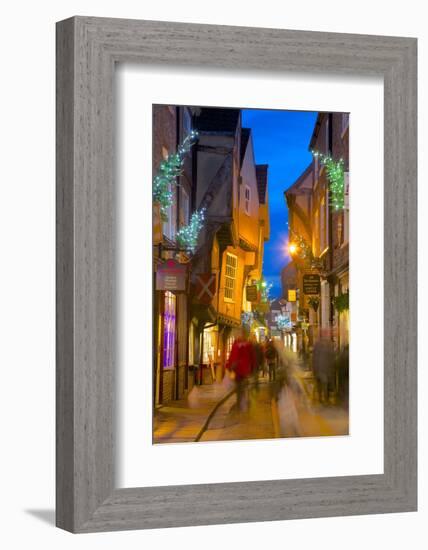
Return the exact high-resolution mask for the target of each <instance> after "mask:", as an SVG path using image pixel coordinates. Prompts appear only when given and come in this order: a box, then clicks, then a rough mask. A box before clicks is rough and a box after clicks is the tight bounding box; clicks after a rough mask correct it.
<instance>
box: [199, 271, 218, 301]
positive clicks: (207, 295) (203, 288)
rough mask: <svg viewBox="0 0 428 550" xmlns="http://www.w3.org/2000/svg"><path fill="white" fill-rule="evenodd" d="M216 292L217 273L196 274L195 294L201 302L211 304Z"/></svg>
mask: <svg viewBox="0 0 428 550" xmlns="http://www.w3.org/2000/svg"><path fill="white" fill-rule="evenodd" d="M215 292H216V275H215V273H198V274H197V275H196V276H195V296H196V298H197V299H198V301H199V302H201V304H206V305H208V304H210V303H211V302H212V299H213V298H214V294H215Z"/></svg>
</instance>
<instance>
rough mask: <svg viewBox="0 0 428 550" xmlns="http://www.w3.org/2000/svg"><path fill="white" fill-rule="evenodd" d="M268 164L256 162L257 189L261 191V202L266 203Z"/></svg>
mask: <svg viewBox="0 0 428 550" xmlns="http://www.w3.org/2000/svg"><path fill="white" fill-rule="evenodd" d="M267 173H268V164H256V178H257V191H258V193H259V203H260V204H265V203H266V189H267Z"/></svg>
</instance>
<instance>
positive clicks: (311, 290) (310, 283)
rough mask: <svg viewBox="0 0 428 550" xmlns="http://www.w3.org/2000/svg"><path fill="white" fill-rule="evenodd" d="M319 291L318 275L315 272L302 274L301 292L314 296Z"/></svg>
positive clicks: (319, 281)
mask: <svg viewBox="0 0 428 550" xmlns="http://www.w3.org/2000/svg"><path fill="white" fill-rule="evenodd" d="M320 293H321V280H320V276H319V275H316V274H315V273H312V274H307V275H303V294H308V295H309V296H315V295H318V294H320Z"/></svg>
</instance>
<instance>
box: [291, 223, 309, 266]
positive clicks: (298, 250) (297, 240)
mask: <svg viewBox="0 0 428 550" xmlns="http://www.w3.org/2000/svg"><path fill="white" fill-rule="evenodd" d="M288 232H289V235H290V247H291V245H294V247H295V252H293V253H292V256H293V257H294V259H295V257H297V258H298V259H300V260H303V261H304V262H306V263H308V264H312V263H313V261H314V255H313V253H312V248H311V246H310V245H309V244H308V243H307V242H306V240H305V239H304V238H303V237H302V235H300V234H299V233H297V232H296V231H294V230H293V229H291V227H290V226H288Z"/></svg>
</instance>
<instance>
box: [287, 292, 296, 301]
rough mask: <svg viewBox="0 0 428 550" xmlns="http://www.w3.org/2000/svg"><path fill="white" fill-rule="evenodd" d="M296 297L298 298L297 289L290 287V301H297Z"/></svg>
mask: <svg viewBox="0 0 428 550" xmlns="http://www.w3.org/2000/svg"><path fill="white" fill-rule="evenodd" d="M296 299H297V296H296V290H295V289H289V290H288V301H289V302H295V301H296Z"/></svg>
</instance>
